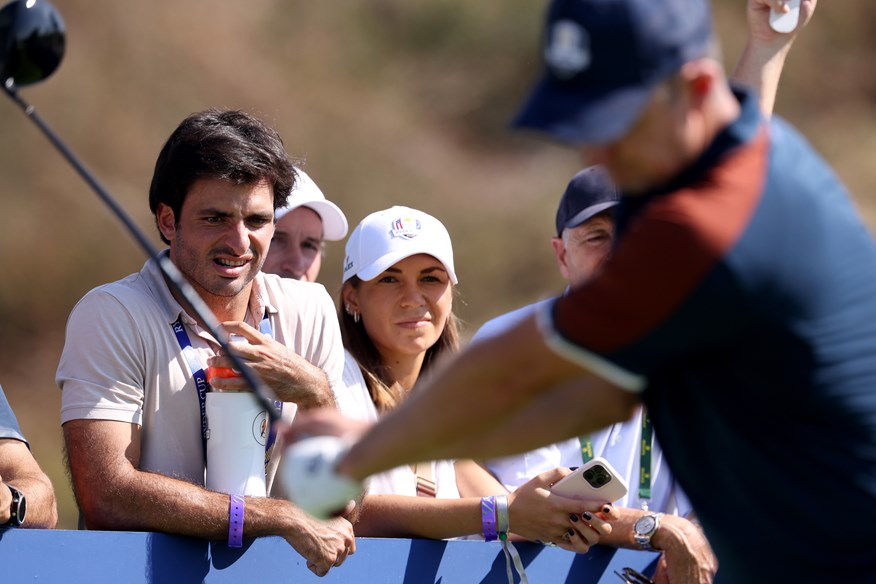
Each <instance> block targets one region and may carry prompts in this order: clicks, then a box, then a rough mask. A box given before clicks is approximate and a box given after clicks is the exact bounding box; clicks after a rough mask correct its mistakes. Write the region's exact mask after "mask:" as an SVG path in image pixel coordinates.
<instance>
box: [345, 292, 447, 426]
mask: <svg viewBox="0 0 876 584" xmlns="http://www.w3.org/2000/svg"><path fill="white" fill-rule="evenodd" d="M361 282H362V280H360V279H359V277H358V276H353V277H352V278H350V279H349V280H347V281H346V282H344V285H343V286H342V287H341V294H340V300H339V301H338V321H339V322H340V323H341V337H342V339H343V342H344V348H345V349H347V351H349V352H350V354H351V355H353V357H354V358H355V359H356V362H357V363H358V364H359V369H361V370H362V376H363V377H364V378H365V385H366V386H367V387H368V393H369V394H371V401H373V402H374V405H375V406H376V407H377V411H378V412H380V413H381V414H382V413H384V412H388V411H391V410H393V409H395V407H396V406H398V405H399V404H400V403H401V402H402V401H403V400H404V398H405V396H406V392H404V391H403V390H402V389H401V388H400V387H399V386H398V384H396V382H395V379H393V378H392V377H391V376H390V371H389V369H388V368H387V367H386V366H385V365H384V364H383V360H382V359H381V358H380V352H379V351H378V350H377V347H375V346H374V341H372V340H371V337H369V336H368V333H367V332H366V331H365V325H364V324H363V323H362V321H361V320H360V321H359V322H356V321H355V319H353V316H352V315H351V314H348V313H347V311H346V310H345V307H344V292H343V289H344V288H345V287H347V286H352V287H353V288H357V287H358V286H359V284H360V283H361ZM457 350H459V319H458V318H457V317H456V315H455V314H454V313H453V311H452V310H451V311H450V314H448V315H447V321H446V323H445V324H444V330H443V331H442V332H441V336H439V337H438V340H437V341H435V344H434V345H432V346H431V347H429V348H428V349H427V350H426V357H425V359H424V360H423V368H422V369H421V370H420V375H421V376H422V375H423V374H424V373H426V372H427V371H428V370H429V368H430V367H431V366H432V365H433V364H434V363H435V362H436V361H437V359H438V358H439V357H441V355H443V354H445V353H453V352H456V351H457Z"/></svg>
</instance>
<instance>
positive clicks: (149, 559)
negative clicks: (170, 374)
mask: <svg viewBox="0 0 876 584" xmlns="http://www.w3.org/2000/svg"><path fill="white" fill-rule="evenodd" d="M356 541H357V551H356V554H355V555H353V556H351V557H349V558H348V559H347V561H346V562H345V563H344V564H343V565H342V566H340V567H338V568H333V569H332V570H331V571H330V572H329V574H328V575H327V576H325V577H323V578H319V577H317V576H315V575H314V574H313V573H312V572H310V571H309V570H308V569H307V567H306V565H305V560H304V559H303V558H302V557H301V556H300V555H298V553H297V552H295V550H294V549H292V548H291V547H290V546H289V544H287V543H286V541H285V540H284V539H282V538H280V537H264V538H258V539H254V540H247V541H245V542H244V546H243V548H241V549H236V550H235V549H230V548H228V546H227V545H226V544H225V543H224V542H208V541H204V540H200V539H193V538H187V537H179V536H173V535H167V534H160V533H135V532H109V531H63V530H24V529H21V530H16V529H8V530H5V531H2V532H0V582H4V583H5V582H9V583H10V584H12V583H15V584H19V583H27V582H33V583H38V584H47V583H55V582H59V583H60V582H64V583H65V584H68V583H69V584H76V583H80V582H82V583H85V582H87V583H88V584H104V583H106V584H110V583H111V584H119V583H124V584H138V583H148V584H163V583H165V582H170V583H182V584H188V583H200V582H204V583H207V584H220V583H229V584H230V583H234V584H237V583H247V582H257V583H259V584H269V583H273V582H292V583H295V584H297V583H301V582H321V583H327V584H328V583H334V582H343V583H349V582H355V583H357V584H371V583H373V584H378V583H379V584H387V583H394V582H398V583H402V584H422V583H430V582H431V583H438V582H441V583H442V584H456V583H477V584H492V583H496V584H505V583H506V582H507V576H506V574H505V556H504V554H503V552H502V548H501V546H500V545H499V544H497V543H496V544H494V543H490V544H487V543H484V542H480V541H433V540H421V539H371V538H358V539H357V540H356ZM515 545H516V546H517V549H518V551H519V552H520V555H521V557H522V559H523V563H524V565H525V566H526V573H527V576H528V577H529V581H530V582H531V583H532V584H559V583H563V582H568V583H572V582H574V583H575V584H589V583H600V584H609V583H613V584H619V583H620V582H621V580H620V579H618V577H617V576H615V575H614V572H615V571H621V570H622V569H623V568H624V567H627V566H629V567H632V568H635V569H637V570H640V571H647V572H650V571H651V570H652V569H653V564H654V562H655V561H656V558H657V555H656V554H654V553H648V552H638V551H632V550H614V549H611V548H605V547H601V546H595V547H594V548H593V549H592V550H591V551H590V553H587V554H581V555H578V554H572V553H570V552H567V551H564V550H561V549H558V548H549V547H544V546H541V545H537V544H532V543H518V544H515Z"/></svg>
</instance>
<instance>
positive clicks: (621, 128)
mask: <svg viewBox="0 0 876 584" xmlns="http://www.w3.org/2000/svg"><path fill="white" fill-rule="evenodd" d="M651 91H652V88H651V87H650V86H649V87H644V86H641V87H639V86H637V87H627V88H624V89H619V90H616V91H613V92H611V93H607V94H603V95H598V96H597V95H592V96H588V95H586V94H584V93H582V92H581V90H580V88H577V89H575V90H573V89H572V88H571V87H569V86H568V85H565V84H563V83H562V82H560V81H557V80H556V79H555V78H553V77H550V76H545V77H544V78H543V79H542V80H541V81H540V82H539V83H538V85H536V87H535V89H534V90H533V91H532V93H531V94H530V96H529V99H528V100H527V101H526V104H525V105H524V106H523V108H522V109H521V110H520V112H519V113H518V114H517V117H516V118H515V119H514V121H513V122H512V126H513V127H514V128H522V129H533V130H538V131H541V132H545V133H547V134H549V135H551V136H552V137H554V138H555V139H557V140H559V141H561V142H566V143H569V144H603V143H606V142H611V141H613V140H616V139H618V138H621V137H622V136H623V135H624V134H625V133H626V132H627V131H628V130H629V129H630V128H631V127H632V126H633V123H634V122H635V121H636V120H637V119H638V118H639V116H640V115H641V113H642V111H643V109H644V108H645V105H646V104H647V103H648V100H649V98H650V96H651Z"/></svg>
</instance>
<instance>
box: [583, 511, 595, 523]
mask: <svg viewBox="0 0 876 584" xmlns="http://www.w3.org/2000/svg"><path fill="white" fill-rule="evenodd" d="M581 517H583V518H584V521H590V520H591V519H593V515H591V514H590V512H589V511H585V512H584V513H582V514H581Z"/></svg>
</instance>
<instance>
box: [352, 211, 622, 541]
mask: <svg viewBox="0 0 876 584" xmlns="http://www.w3.org/2000/svg"><path fill="white" fill-rule="evenodd" d="M456 283H457V279H456V273H455V271H454V267H453V249H452V247H451V243H450V236H449V235H448V233H447V230H446V229H445V228H444V226H443V225H442V224H441V222H440V221H438V220H437V219H435V218H434V217H432V216H430V215H427V214H426V213H423V212H421V211H417V210H415V209H411V208H408V207H392V208H390V209H386V210H384V211H379V212H377V213H373V214H371V215H369V216H367V217H366V218H365V219H363V220H362V222H361V223H360V224H359V225H358V226H357V227H356V229H355V230H354V231H353V234H352V235H351V236H350V239H349V241H348V242H347V257H346V258H345V260H344V274H343V286H342V288H341V297H340V302H339V307H338V308H339V310H338V312H339V319H340V321H341V332H342V335H343V339H344V345H345V347H346V349H347V354H346V357H347V359H346V364H345V371H344V385H345V386H346V387H345V388H344V389H343V390H342V391H341V392H339V394H338V396H337V398H338V402H339V403H338V405H339V408H340V409H341V411H342V412H343V413H345V414H346V415H348V416H351V417H356V418H359V419H364V420H374V419H376V418H377V417H378V416H380V415H381V414H383V413H385V412H388V411H390V410H392V409H393V408H395V407H396V406H397V405H398V404H399V403H400V402H401V401H402V400H404V399H405V397H406V396H407V395H408V393H409V392H410V391H411V390H412V389H413V388H414V385H415V383H416V381H417V379H418V378H419V376H420V375H421V374H422V373H424V372H426V371H427V370H428V369H429V368H430V367H431V366H433V365H434V363H435V362H436V361H437V360H438V359H439V358H441V356H442V355H443V354H445V353H448V352H452V351H455V350H456V349H457V346H458V321H457V318H456V316H455V315H454V314H453V286H454V285H455V284H456ZM399 439H400V440H403V439H404V437H402V436H400V437H399ZM568 472H569V471H568V469H556V470H554V471H549V472H547V473H544V474H542V475H539V476H538V477H536V478H535V479H533V480H531V481H530V482H529V483H527V484H526V485H524V486H522V487H520V488H519V489H518V490H517V491H516V492H514V493H508V491H507V490H506V489H505V488H504V487H503V486H502V485H501V484H500V483H499V482H498V481H496V480H495V479H494V478H493V477H492V476H491V475H490V474H489V473H487V471H485V470H484V469H483V468H482V467H480V466H478V465H477V464H475V463H474V462H472V461H462V460H460V461H455V462H454V461H438V462H426V463H420V464H417V465H413V466H405V467H399V468H396V469H393V470H392V471H389V472H386V473H383V474H381V475H377V476H374V477H372V478H371V480H370V482H369V486H368V489H367V491H366V495H365V498H364V500H363V504H362V509H361V513H360V515H359V519H358V523H357V524H356V525H355V530H356V534H357V535H359V536H366V537H367V536H371V537H423V538H432V539H446V538H452V537H462V536H470V535H472V536H476V535H479V534H483V536H484V538H485V539H487V540H491V539H496V538H497V537H498V538H502V539H503V540H504V538H503V537H502V535H503V534H504V535H507V533H508V531H509V526H510V530H511V531H513V533H515V534H517V535H519V536H521V537H524V538H527V539H532V540H542V541H544V542H553V543H556V544H558V545H561V546H562V547H565V548H566V549H569V550H572V551H577V552H586V551H587V549H588V548H589V546H590V545H592V544H593V543H595V542H596V541H597V540H598V538H599V535H600V534H603V533H605V532H606V530H607V524H606V523H605V522H604V521H603V520H602V519H601V518H599V517H597V516H596V514H595V513H593V511H597V510H599V509H601V505H598V506H594V504H593V503H585V502H583V501H580V500H575V499H568V498H565V497H560V496H558V495H553V494H551V493H550V491H549V490H548V489H549V486H550V485H551V484H552V483H554V482H556V481H558V480H559V479H560V478H562V477H563V476H565V474H568Z"/></svg>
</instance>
